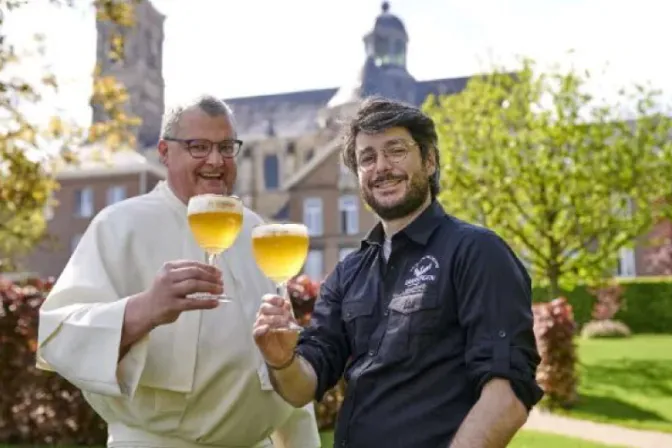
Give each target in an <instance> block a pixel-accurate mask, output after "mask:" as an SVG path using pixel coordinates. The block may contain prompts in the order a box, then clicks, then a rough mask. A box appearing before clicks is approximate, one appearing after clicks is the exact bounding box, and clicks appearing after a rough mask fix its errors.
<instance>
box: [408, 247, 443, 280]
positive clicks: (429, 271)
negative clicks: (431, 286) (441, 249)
mask: <svg viewBox="0 0 672 448" xmlns="http://www.w3.org/2000/svg"><path fill="white" fill-rule="evenodd" d="M438 270H439V262H438V261H437V260H436V258H434V257H433V256H432V255H425V256H424V257H422V258H421V259H419V260H418V261H417V262H416V263H415V264H414V265H413V266H411V277H410V278H409V279H407V280H406V281H405V282H404V285H405V286H407V287H411V286H419V285H422V284H427V283H432V282H434V281H436V274H437V272H438Z"/></svg>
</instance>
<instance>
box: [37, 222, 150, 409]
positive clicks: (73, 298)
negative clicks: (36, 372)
mask: <svg viewBox="0 0 672 448" xmlns="http://www.w3.org/2000/svg"><path fill="white" fill-rule="evenodd" d="M114 218H115V216H114V215H111V214H109V213H105V211H103V212H101V213H100V214H99V215H98V216H96V217H95V218H94V219H93V221H92V222H91V224H90V225H89V227H88V228H87V230H86V232H85V233H84V235H83V237H82V239H81V240H80V243H79V245H78V246H77V248H76V250H75V252H74V253H73V254H72V257H71V258H70V260H69V261H68V263H67V265H66V267H65V269H64V270H63V272H62V274H61V275H60V277H59V278H58V280H57V281H56V283H55V285H54V287H53V288H52V290H51V292H50V293H49V294H48V296H47V298H46V300H45V301H44V303H43V304H42V306H41V308H40V314H39V315H40V318H39V327H38V350H37V367H38V368H40V369H43V370H53V371H56V372H57V373H59V374H60V375H61V376H63V377H64V378H65V379H66V380H68V381H69V382H71V383H72V384H73V385H75V386H77V387H78V388H81V389H82V390H84V391H87V392H93V393H98V394H103V395H109V396H130V397H132V396H133V395H134V393H135V390H136V388H137V386H138V383H139V380H140V376H141V374H142V371H143V368H144V365H145V360H146V357H147V348H148V337H147V336H146V337H145V338H143V339H142V340H140V341H138V342H137V343H136V344H135V345H134V346H133V347H132V348H131V349H130V350H129V351H128V353H127V354H126V355H125V356H124V358H123V359H122V360H121V362H119V350H120V343H121V332H122V325H123V321H124V312H125V309H126V303H127V301H128V297H123V296H120V289H121V287H120V282H121V281H122V279H123V275H124V272H123V271H126V272H128V271H130V270H131V267H130V266H127V265H126V259H125V255H124V251H125V250H126V249H127V248H126V247H125V246H126V244H125V243H126V240H127V238H126V235H124V233H125V232H124V231H123V225H122V226H119V224H120V223H119V219H114ZM116 218H119V216H118V215H117V216H116ZM119 227H121V229H120V228H119Z"/></svg>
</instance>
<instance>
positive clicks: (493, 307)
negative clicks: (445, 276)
mask: <svg viewBox="0 0 672 448" xmlns="http://www.w3.org/2000/svg"><path fill="white" fill-rule="evenodd" d="M454 268H455V272H454V275H455V279H456V281H455V283H456V289H457V297H458V303H459V305H458V318H459V321H460V324H461V325H462V327H463V328H464V329H465V336H466V352H465V357H466V360H465V361H466V365H467V368H468V369H469V372H470V376H471V378H472V380H473V384H474V387H475V388H476V392H477V393H478V394H480V391H481V389H482V387H483V386H484V384H485V383H486V382H488V381H489V380H490V379H492V378H504V379H508V380H509V381H510V383H511V387H512V389H513V391H514V393H515V394H516V396H517V397H518V399H519V400H520V401H521V402H522V403H523V404H524V405H525V406H526V407H527V409H528V410H529V409H531V408H532V407H533V406H534V405H535V404H536V403H537V402H538V401H539V400H540V399H541V397H542V396H543V392H542V390H541V388H540V387H539V385H538V384H537V382H536V378H535V376H536V369H537V366H538V365H539V362H540V357H539V353H538V350H537V346H536V341H535V337H534V330H533V328H534V318H533V315H532V294H531V281H530V277H529V275H528V274H527V272H526V271H525V268H524V267H523V265H522V264H521V263H520V261H519V260H518V259H517V258H516V256H515V255H514V253H513V251H512V250H511V249H510V248H509V246H508V245H507V244H506V243H505V242H504V241H503V240H502V239H501V238H500V237H499V236H497V235H496V234H494V233H492V232H490V231H488V230H485V229H479V230H477V231H470V232H469V233H468V234H466V235H464V237H463V238H462V241H461V243H460V247H459V250H458V254H457V259H456V264H455V267H454Z"/></svg>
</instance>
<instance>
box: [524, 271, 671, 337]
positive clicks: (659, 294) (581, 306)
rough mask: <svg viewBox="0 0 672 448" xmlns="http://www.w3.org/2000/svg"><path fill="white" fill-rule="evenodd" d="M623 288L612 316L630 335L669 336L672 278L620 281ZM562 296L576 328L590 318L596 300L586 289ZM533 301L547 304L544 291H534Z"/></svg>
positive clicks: (644, 278)
mask: <svg viewBox="0 0 672 448" xmlns="http://www.w3.org/2000/svg"><path fill="white" fill-rule="evenodd" d="M616 282H617V284H618V285H620V286H621V287H622V288H623V291H622V292H623V294H622V297H621V306H620V309H619V310H618V311H617V312H616V314H615V315H614V316H613V318H614V319H616V320H618V321H620V322H623V323H624V324H625V325H626V326H627V327H628V328H630V330H632V332H633V333H669V332H670V328H672V277H662V276H660V277H634V278H619V279H617V280H616ZM562 295H563V296H564V297H567V301H568V302H569V303H570V304H571V305H572V309H573V311H574V317H575V319H576V322H577V324H578V325H580V326H583V325H585V324H587V323H588V322H590V321H591V320H592V319H593V312H594V311H595V309H594V304H595V297H594V296H593V295H592V294H591V291H590V290H589V289H588V288H586V287H585V286H577V287H576V288H574V289H573V290H571V291H563V293H562ZM534 301H535V302H546V301H548V293H547V291H546V290H545V289H544V288H538V287H537V288H534Z"/></svg>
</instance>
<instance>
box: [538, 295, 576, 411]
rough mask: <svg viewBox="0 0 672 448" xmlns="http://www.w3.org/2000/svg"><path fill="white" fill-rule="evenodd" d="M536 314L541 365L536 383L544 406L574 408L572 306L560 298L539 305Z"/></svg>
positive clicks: (574, 370) (574, 355) (574, 368)
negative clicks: (541, 393) (541, 390)
mask: <svg viewBox="0 0 672 448" xmlns="http://www.w3.org/2000/svg"><path fill="white" fill-rule="evenodd" d="M532 311H533V313H534V335H535V338H536V341H537V347H538V350H539V354H540V355H541V363H540V364H539V367H538V369H537V381H538V382H539V385H540V387H541V388H542V389H543V390H544V398H543V400H542V402H541V403H540V406H541V407H547V408H555V407H563V408H568V407H571V406H572V405H573V404H574V403H575V402H576V399H577V390H576V389H577V376H576V361H577V355H576V346H575V344H574V336H575V333H576V323H575V321H574V313H573V310H572V306H571V305H570V304H569V303H568V302H567V299H565V298H564V297H560V298H558V299H555V300H553V301H551V302H548V303H537V304H534V305H533V307H532Z"/></svg>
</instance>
